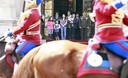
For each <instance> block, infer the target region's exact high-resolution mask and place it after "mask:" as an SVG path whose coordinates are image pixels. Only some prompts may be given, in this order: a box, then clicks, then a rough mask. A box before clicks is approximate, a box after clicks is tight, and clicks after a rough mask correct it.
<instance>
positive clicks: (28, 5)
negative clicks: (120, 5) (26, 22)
mask: <svg viewBox="0 0 128 78" xmlns="http://www.w3.org/2000/svg"><path fill="white" fill-rule="evenodd" d="M36 7H37V4H36V0H33V1H32V2H30V3H28V4H27V5H26V9H32V8H36Z"/></svg>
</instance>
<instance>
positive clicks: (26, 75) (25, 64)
mask: <svg viewBox="0 0 128 78" xmlns="http://www.w3.org/2000/svg"><path fill="white" fill-rule="evenodd" d="M39 49H40V46H38V47H36V48H34V49H32V50H31V51H30V52H28V54H27V55H26V56H24V58H23V59H22V60H21V61H20V63H19V66H18V69H19V70H18V71H16V72H15V73H14V75H13V77H12V78H33V69H32V66H31V64H32V61H33V57H34V56H35V55H36V53H37V52H38V50H39ZM21 73H22V74H21Z"/></svg>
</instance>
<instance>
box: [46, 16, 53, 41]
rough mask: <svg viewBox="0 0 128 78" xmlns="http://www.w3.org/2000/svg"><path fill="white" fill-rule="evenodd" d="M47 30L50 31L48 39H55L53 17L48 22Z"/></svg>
mask: <svg viewBox="0 0 128 78" xmlns="http://www.w3.org/2000/svg"><path fill="white" fill-rule="evenodd" d="M47 29H48V39H49V40H52V39H53V30H54V20H53V17H52V16H51V17H49V19H48V21H47Z"/></svg>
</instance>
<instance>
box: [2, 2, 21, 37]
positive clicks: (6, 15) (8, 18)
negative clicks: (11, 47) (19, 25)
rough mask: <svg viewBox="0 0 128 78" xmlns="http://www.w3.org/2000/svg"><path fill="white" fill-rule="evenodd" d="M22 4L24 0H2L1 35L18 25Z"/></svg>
mask: <svg viewBox="0 0 128 78" xmlns="http://www.w3.org/2000/svg"><path fill="white" fill-rule="evenodd" d="M22 6H23V0H1V1H0V36H2V35H3V34H4V33H5V32H6V31H8V29H11V28H12V27H13V26H14V25H16V21H17V19H18V18H19V16H20V12H21V11H22Z"/></svg>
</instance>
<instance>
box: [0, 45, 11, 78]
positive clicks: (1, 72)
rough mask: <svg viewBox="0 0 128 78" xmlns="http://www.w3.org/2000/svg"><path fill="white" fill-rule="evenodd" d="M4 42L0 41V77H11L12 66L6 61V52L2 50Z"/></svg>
mask: <svg viewBox="0 0 128 78" xmlns="http://www.w3.org/2000/svg"><path fill="white" fill-rule="evenodd" d="M5 44H6V43H5V42H0V57H1V58H0V77H1V78H11V76H12V73H13V68H12V67H10V65H9V64H8V63H7V60H6V53H5V52H4V47H5Z"/></svg>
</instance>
